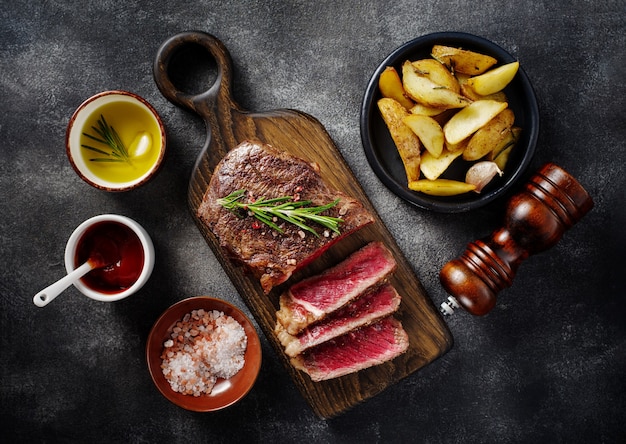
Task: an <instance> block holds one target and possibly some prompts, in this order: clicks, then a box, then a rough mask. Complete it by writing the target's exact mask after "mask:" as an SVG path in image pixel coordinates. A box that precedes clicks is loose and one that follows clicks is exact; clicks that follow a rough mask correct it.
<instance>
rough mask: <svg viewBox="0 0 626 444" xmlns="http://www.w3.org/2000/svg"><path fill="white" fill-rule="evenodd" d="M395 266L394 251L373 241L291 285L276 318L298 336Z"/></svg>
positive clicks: (281, 298)
mask: <svg viewBox="0 0 626 444" xmlns="http://www.w3.org/2000/svg"><path fill="white" fill-rule="evenodd" d="M395 268H396V262H395V260H394V259H393V256H392V255H391V252H390V251H389V250H388V249H387V248H386V247H385V246H384V245H383V244H382V243H380V242H371V243H369V244H367V245H366V246H365V247H363V248H361V249H360V250H358V251H356V252H355V253H353V254H352V255H350V256H349V257H348V258H347V259H345V260H344V261H342V262H341V263H339V264H337V265H335V266H334V267H332V268H329V269H328V270H326V271H324V272H323V273H321V274H318V275H315V276H312V277H310V278H307V279H304V280H302V281H300V282H298V283H296V284H294V285H292V286H291V288H290V289H289V290H288V291H287V292H285V293H283V294H282V295H281V297H280V310H279V311H278V312H277V313H276V318H277V319H278V322H280V323H281V324H282V326H283V327H284V328H285V330H287V332H288V333H289V334H292V335H296V334H298V333H299V332H301V331H302V330H303V329H304V328H306V327H307V326H309V325H311V324H312V323H314V322H317V321H320V320H321V319H323V318H324V317H326V316H327V315H329V314H330V313H332V312H333V311H335V310H337V309H339V308H341V307H343V306H344V305H346V304H347V303H348V302H350V301H351V300H353V299H355V298H356V297H357V296H359V295H360V294H361V293H363V292H364V291H365V290H367V289H368V288H369V287H371V286H373V285H374V284H376V283H378V282H380V281H382V280H383V279H385V278H386V277H387V276H389V275H390V274H391V273H392V272H393V271H394V270H395Z"/></svg>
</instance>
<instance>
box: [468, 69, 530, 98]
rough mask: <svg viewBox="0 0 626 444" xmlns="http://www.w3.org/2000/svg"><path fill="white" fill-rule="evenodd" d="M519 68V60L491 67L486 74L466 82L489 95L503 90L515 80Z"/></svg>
mask: <svg viewBox="0 0 626 444" xmlns="http://www.w3.org/2000/svg"><path fill="white" fill-rule="evenodd" d="M518 69H519V62H511V63H507V64H506V65H502V66H499V67H497V68H494V69H490V70H489V71H487V72H486V73H484V74H481V75H479V76H476V77H472V78H470V79H468V80H467V82H466V83H465V84H466V85H467V86H469V87H470V88H472V89H473V90H474V91H475V92H476V93H477V94H480V95H481V96H488V95H489V94H494V93H497V92H499V91H502V90H503V89H504V88H505V87H506V85H508V84H509V83H510V82H511V80H513V78H514V77H515V74H517V70H518Z"/></svg>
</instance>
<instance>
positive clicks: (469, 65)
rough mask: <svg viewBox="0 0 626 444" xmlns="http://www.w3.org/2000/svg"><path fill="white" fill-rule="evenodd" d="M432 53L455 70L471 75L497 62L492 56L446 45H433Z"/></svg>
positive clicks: (482, 71) (479, 72)
mask: <svg viewBox="0 0 626 444" xmlns="http://www.w3.org/2000/svg"><path fill="white" fill-rule="evenodd" d="M431 55H432V56H433V58H435V59H437V60H438V61H440V62H441V63H443V64H444V65H446V66H447V67H448V68H450V69H451V70H452V71H453V72H460V73H463V74H470V75H478V74H482V73H484V72H485V71H487V70H488V69H489V68H491V67H492V66H493V65H495V64H496V63H497V60H496V59H494V58H493V57H491V56H488V55H485V54H479V53H477V52H474V51H469V50H467V49H460V48H453V47H450V46H444V45H435V46H433V49H432V51H431Z"/></svg>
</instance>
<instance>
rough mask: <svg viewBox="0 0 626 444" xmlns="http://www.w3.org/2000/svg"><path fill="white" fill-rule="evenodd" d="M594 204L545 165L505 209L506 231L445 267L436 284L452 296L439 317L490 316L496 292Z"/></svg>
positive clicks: (567, 178)
mask: <svg viewBox="0 0 626 444" xmlns="http://www.w3.org/2000/svg"><path fill="white" fill-rule="evenodd" d="M592 207H593V201H592V199H591V197H590V196H589V194H588V193H587V192H586V191H585V189H584V188H583V187H582V186H581V185H580V184H579V183H578V182H577V181H576V180H575V179H574V178H573V177H572V176H571V175H570V174H569V173H567V172H566V171H565V170H563V169H562V168H560V167H559V166H557V165H555V164H553V163H548V164H546V165H544V166H543V167H542V168H541V169H540V170H539V172H538V173H537V174H535V175H534V176H532V177H531V178H530V180H529V181H528V183H527V184H526V185H525V186H524V188H523V190H522V191H521V192H519V193H517V194H515V195H514V196H512V197H511V199H510V200H509V202H508V204H507V208H506V216H505V219H504V226H503V227H501V228H499V229H497V230H496V231H494V232H493V233H492V234H491V236H489V237H487V238H484V239H481V240H477V241H474V242H471V243H470V244H469V245H468V246H467V249H466V250H465V252H464V253H463V255H461V257H459V258H457V259H453V260H451V261H450V262H448V263H447V264H445V265H444V266H443V268H442V269H441V272H440V273H439V279H440V281H441V284H442V285H443V287H444V288H445V290H446V291H447V292H448V293H449V294H450V295H452V296H450V297H449V298H448V301H447V302H444V303H443V304H441V312H442V313H443V314H445V315H449V314H452V312H453V311H454V308H458V307H459V306H462V307H463V308H464V309H465V310H467V311H468V312H470V313H472V314H474V315H484V314H486V313H488V312H489V311H490V310H491V309H492V308H493V307H494V306H495V304H496V295H497V293H498V292H499V291H500V290H502V289H504V288H505V287H510V286H511V284H512V283H513V278H514V277H515V273H516V271H517V268H518V267H519V266H520V264H521V263H522V262H523V261H524V260H525V259H526V258H527V257H528V256H530V255H533V254H536V253H540V252H542V251H544V250H547V249H548V248H550V247H552V246H553V245H555V244H556V243H557V242H558V241H559V240H560V239H561V237H562V236H563V234H564V233H565V231H567V230H568V229H569V228H571V227H572V226H573V225H574V224H575V223H576V222H578V221H579V220H580V219H581V218H582V217H583V216H584V215H585V214H587V212H589V210H591V208H592Z"/></svg>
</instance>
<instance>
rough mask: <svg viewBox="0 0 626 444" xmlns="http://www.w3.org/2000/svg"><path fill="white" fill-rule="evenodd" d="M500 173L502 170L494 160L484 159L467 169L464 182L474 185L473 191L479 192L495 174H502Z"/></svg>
mask: <svg viewBox="0 0 626 444" xmlns="http://www.w3.org/2000/svg"><path fill="white" fill-rule="evenodd" d="M502 174H503V173H502V170H501V169H500V168H499V167H498V165H497V164H496V163H495V162H491V161H487V160H485V161H482V162H477V163H475V164H474V165H472V166H471V167H470V169H469V170H467V173H466V174H465V182H467V183H469V184H472V185H475V186H476V188H475V189H474V191H475V192H477V193H480V192H481V191H482V189H483V188H484V187H485V186H487V184H488V183H489V182H491V180H492V179H493V178H494V177H495V176H496V175H498V176H502Z"/></svg>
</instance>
